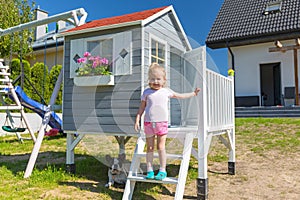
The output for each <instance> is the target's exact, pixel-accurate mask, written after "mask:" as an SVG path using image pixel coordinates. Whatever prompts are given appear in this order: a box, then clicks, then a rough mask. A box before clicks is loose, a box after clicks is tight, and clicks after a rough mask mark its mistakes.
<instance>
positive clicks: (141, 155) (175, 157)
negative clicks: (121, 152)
mask: <svg viewBox="0 0 300 200" xmlns="http://www.w3.org/2000/svg"><path fill="white" fill-rule="evenodd" d="M135 155H136V156H137V157H139V158H141V157H146V155H147V153H145V152H144V153H136V154H135ZM166 156H167V158H168V159H174V160H182V159H183V156H182V155H180V154H167V155H166ZM153 157H154V158H158V153H154V154H153Z"/></svg>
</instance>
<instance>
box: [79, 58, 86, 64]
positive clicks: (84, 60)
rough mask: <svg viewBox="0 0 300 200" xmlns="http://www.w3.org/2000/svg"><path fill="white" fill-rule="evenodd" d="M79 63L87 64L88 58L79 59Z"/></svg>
mask: <svg viewBox="0 0 300 200" xmlns="http://www.w3.org/2000/svg"><path fill="white" fill-rule="evenodd" d="M77 62H78V63H85V62H86V58H78V59H77Z"/></svg>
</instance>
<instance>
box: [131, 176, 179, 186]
mask: <svg viewBox="0 0 300 200" xmlns="http://www.w3.org/2000/svg"><path fill="white" fill-rule="evenodd" d="M127 179H129V180H131V181H138V182H147V183H163V184H177V183H178V179H177V178H175V177H166V178H165V179H164V180H162V181H159V180H155V179H146V175H140V174H139V175H137V176H132V175H128V177H127Z"/></svg>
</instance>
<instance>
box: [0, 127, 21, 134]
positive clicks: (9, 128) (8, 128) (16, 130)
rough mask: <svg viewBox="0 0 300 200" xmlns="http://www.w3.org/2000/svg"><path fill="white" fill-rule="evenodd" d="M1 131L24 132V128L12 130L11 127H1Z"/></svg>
mask: <svg viewBox="0 0 300 200" xmlns="http://www.w3.org/2000/svg"><path fill="white" fill-rule="evenodd" d="M2 129H3V130H4V131H6V132H10V133H15V132H24V131H25V130H26V128H12V127H11V126H2Z"/></svg>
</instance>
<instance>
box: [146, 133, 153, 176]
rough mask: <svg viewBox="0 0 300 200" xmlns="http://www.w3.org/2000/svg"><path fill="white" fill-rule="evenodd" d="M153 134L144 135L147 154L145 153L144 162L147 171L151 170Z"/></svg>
mask: <svg viewBox="0 0 300 200" xmlns="http://www.w3.org/2000/svg"><path fill="white" fill-rule="evenodd" d="M154 139H155V136H154V135H146V144H147V154H146V162H147V171H148V172H149V171H153V167H152V163H153V151H154Z"/></svg>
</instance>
